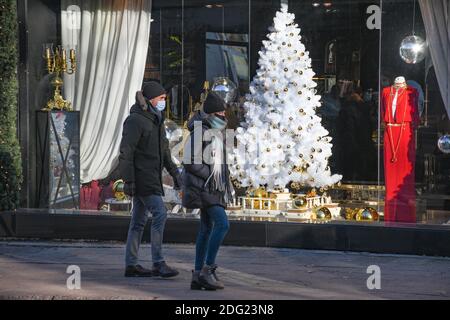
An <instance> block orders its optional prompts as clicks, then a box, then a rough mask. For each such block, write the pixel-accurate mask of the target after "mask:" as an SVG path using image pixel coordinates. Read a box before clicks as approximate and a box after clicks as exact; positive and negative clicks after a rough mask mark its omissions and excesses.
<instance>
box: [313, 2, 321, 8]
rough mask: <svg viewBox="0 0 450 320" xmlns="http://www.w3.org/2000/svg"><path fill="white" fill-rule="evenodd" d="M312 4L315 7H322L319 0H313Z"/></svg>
mask: <svg viewBox="0 0 450 320" xmlns="http://www.w3.org/2000/svg"><path fill="white" fill-rule="evenodd" d="M312 6H313V7H314V8H317V7H320V3H319V2H313V3H312Z"/></svg>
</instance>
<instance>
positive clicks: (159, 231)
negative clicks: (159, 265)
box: [125, 195, 167, 266]
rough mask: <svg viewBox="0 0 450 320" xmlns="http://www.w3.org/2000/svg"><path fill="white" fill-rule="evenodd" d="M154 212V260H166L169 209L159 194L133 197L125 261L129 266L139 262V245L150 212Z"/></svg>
mask: <svg viewBox="0 0 450 320" xmlns="http://www.w3.org/2000/svg"><path fill="white" fill-rule="evenodd" d="M149 211H150V213H151V214H152V229H151V242H152V260H153V263H156V262H161V261H164V258H163V256H162V242H163V233H164V226H165V224H166V220H167V209H166V207H165V206H164V202H163V199H162V197H161V196H159V195H150V196H146V197H138V196H136V197H133V207H132V209H131V212H132V217H131V222H130V228H129V230H128V239H127V248H126V254H125V263H126V265H127V266H135V265H137V263H138V256H139V246H140V245H141V241H142V235H143V234H144V228H145V225H146V224H147V220H148V212H149Z"/></svg>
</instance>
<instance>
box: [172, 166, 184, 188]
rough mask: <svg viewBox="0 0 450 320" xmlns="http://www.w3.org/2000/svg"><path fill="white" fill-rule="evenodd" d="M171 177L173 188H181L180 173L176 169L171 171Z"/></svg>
mask: <svg viewBox="0 0 450 320" xmlns="http://www.w3.org/2000/svg"><path fill="white" fill-rule="evenodd" d="M171 176H172V179H173V187H174V189H175V190H181V188H182V187H183V179H182V178H181V174H180V173H179V172H178V170H176V171H173V172H172V174H171Z"/></svg>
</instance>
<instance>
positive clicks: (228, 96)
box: [211, 77, 237, 104]
mask: <svg viewBox="0 0 450 320" xmlns="http://www.w3.org/2000/svg"><path fill="white" fill-rule="evenodd" d="M211 91H213V92H215V93H217V94H218V95H219V96H220V97H221V98H222V99H223V100H224V101H225V103H227V104H228V103H230V102H233V101H234V99H236V96H237V87H236V85H235V84H234V83H233V81H231V80H230V79H228V78H227V77H220V78H215V79H214V83H213V85H212V87H211Z"/></svg>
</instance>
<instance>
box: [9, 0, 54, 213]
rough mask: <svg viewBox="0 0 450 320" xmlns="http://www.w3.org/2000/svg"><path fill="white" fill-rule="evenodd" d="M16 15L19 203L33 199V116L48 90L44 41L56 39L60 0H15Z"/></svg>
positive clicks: (32, 203) (26, 204) (31, 202)
mask: <svg viewBox="0 0 450 320" xmlns="http://www.w3.org/2000/svg"><path fill="white" fill-rule="evenodd" d="M17 6H18V16H19V52H20V57H19V59H20V60H19V80H20V88H19V139H20V145H21V151H22V163H23V173H24V182H23V188H22V195H21V206H22V207H35V203H36V195H35V192H36V118H35V111H36V110H39V109H41V108H43V107H44V106H45V102H46V101H47V100H48V97H49V96H50V94H51V87H50V77H49V76H48V75H47V73H46V69H45V66H46V65H45V62H44V60H43V58H42V45H43V44H44V43H55V44H56V43H59V39H60V31H59V29H60V28H59V27H58V26H59V24H60V12H61V9H60V8H61V6H60V0H18V1H17Z"/></svg>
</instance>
